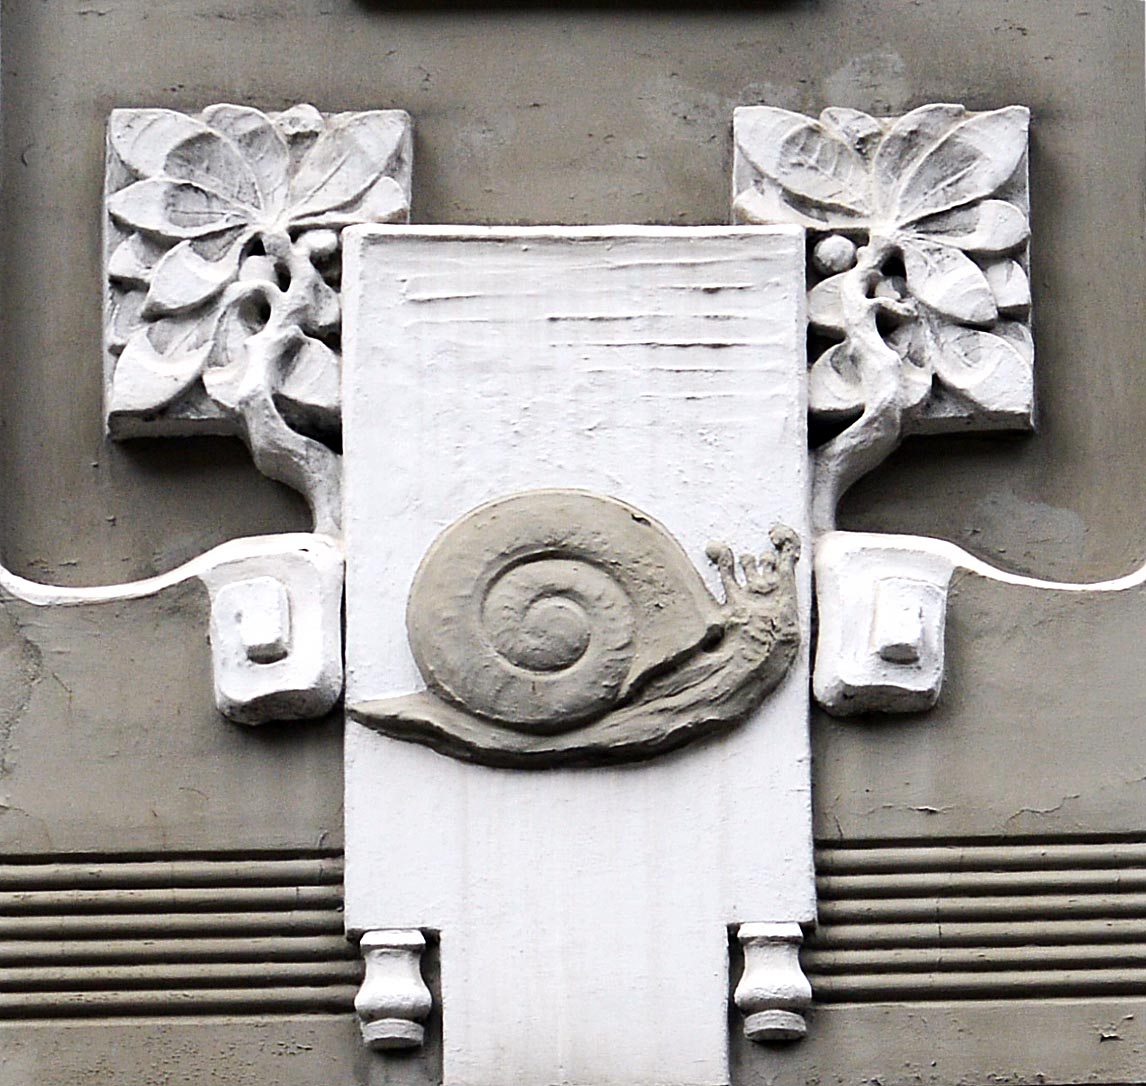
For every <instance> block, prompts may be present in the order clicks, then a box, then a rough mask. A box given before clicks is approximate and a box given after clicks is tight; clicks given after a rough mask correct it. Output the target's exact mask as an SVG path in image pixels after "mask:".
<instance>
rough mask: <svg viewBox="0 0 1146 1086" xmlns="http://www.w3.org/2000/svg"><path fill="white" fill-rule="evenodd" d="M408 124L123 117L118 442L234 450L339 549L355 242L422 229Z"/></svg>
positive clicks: (112, 229)
mask: <svg viewBox="0 0 1146 1086" xmlns="http://www.w3.org/2000/svg"><path fill="white" fill-rule="evenodd" d="M411 168H412V144H411V137H410V118H409V116H408V115H407V114H406V113H404V112H403V111H401V110H370V111H365V112H360V113H337V114H323V113H319V112H318V110H316V109H315V108H314V107H313V106H309V105H298V106H295V107H294V108H292V109H289V110H286V111H285V112H282V113H262V112H260V111H259V110H257V109H253V108H251V107H249V106H236V105H227V104H223V105H215V106H209V107H208V108H207V109H205V110H203V111H202V112H201V113H199V114H195V115H190V114H185V113H179V112H176V111H175V110H170V109H117V110H113V111H112V114H111V117H110V119H109V121H108V153H107V174H106V182H105V202H106V210H107V215H106V217H105V224H104V225H105V246H104V253H105V267H104V271H105V290H106V293H105V313H104V333H105V334H104V344H105V352H104V385H105V390H104V391H105V394H104V399H105V415H106V421H107V427H108V432H109V433H110V434H111V436H112V437H115V438H128V437H137V436H145V437H153V436H156V435H160V434H172V435H181V434H202V433H212V434H217V433H224V434H235V435H237V436H238V437H240V438H242V439H243V441H245V442H246V444H247V445H248V447H249V448H250V450H251V454H252V456H253V458H254V461H255V464H256V466H257V467H258V468H259V470H260V471H262V472H264V473H265V474H266V475H269V476H270V477H271V478H273V479H277V480H278V481H279V482H283V483H286V484H287V485H288V486H291V487H294V488H295V489H296V490H298V491H299V492H300V493H302V494H303V496H304V497H305V498H306V499H307V501H308V502H309V503H310V505H311V508H312V510H313V513H314V518H315V528H316V530H318V531H322V532H327V533H331V534H337V530H338V517H339V514H340V512H341V496H340V492H339V485H340V458H339V456H338V454H337V453H336V452H335V451H334V449H332V448H331V445H330V443H329V441H328V438H329V435H330V434H331V433H333V432H335V431H336V430H337V428H338V422H339V413H340V409H341V405H340V402H339V376H340V363H341V360H340V357H339V355H338V352H337V350H335V349H332V348H331V346H329V344H330V343H331V342H332V336H333V335H334V333H336V332H337V331H338V328H339V323H340V319H341V308H340V302H339V297H338V291H337V265H338V259H337V258H338V253H339V250H340V248H341V234H340V232H341V230H342V228H343V227H345V226H346V225H348V224H351V223H364V222H396V221H397V222H401V221H405V219H406V217H407V214H408V211H409V205H410V177H411Z"/></svg>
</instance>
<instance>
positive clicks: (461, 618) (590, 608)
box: [407, 491, 720, 735]
mask: <svg viewBox="0 0 1146 1086" xmlns="http://www.w3.org/2000/svg"><path fill="white" fill-rule="evenodd" d="M407 628H408V630H409V635H410V646H411V649H412V651H413V654H414V659H415V661H416V662H417V664H418V667H419V669H420V670H421V672H422V675H423V677H424V678H425V680H426V683H427V685H428V686H429V687H430V688H431V689H432V690H434V691H435V692H436V693H437V694H439V695H440V696H441V697H443V698H445V699H446V700H448V701H450V702H452V703H454V704H455V705H458V706H460V707H463V708H465V709H466V710H468V711H469V712H471V713H474V714H476V715H478V716H480V717H484V718H486V719H488V720H490V721H495V722H497V723H498V724H501V725H503V726H505V727H509V728H512V729H515V730H517V731H522V732H528V733H531V734H538V735H551V734H557V733H561V732H565V731H569V730H571V729H573V728H576V727H578V726H580V725H582V724H583V723H584V722H585V721H587V720H592V719H594V718H596V717H598V716H600V715H601V714H603V713H605V712H606V711H608V710H609V709H610V708H611V707H613V706H614V705H616V704H617V703H618V702H620V701H622V700H623V699H624V698H625V697H626V696H627V695H628V692H629V691H630V690H631V689H632V688H633V687H634V685H636V684H637V683H639V682H640V681H641V680H642V678H643V677H644V676H646V675H647V674H649V673H650V672H651V671H654V670H659V669H661V668H663V667H664V666H666V665H667V664H671V662H672V661H673V660H675V659H678V658H679V657H681V656H682V655H684V654H687V653H689V652H692V651H694V650H695V649H696V648H697V646H698V645H700V644H701V643H702V642H704V641H705V639H706V638H709V637H711V636H712V635H713V634H714V633H715V632H718V631H719V629H720V615H719V613H718V609H717V607H716V605H715V601H713V599H712V597H711V596H710V595H709V594H708V593H707V591H706V590H705V589H704V586H703V583H702V582H701V581H700V578H699V577H698V575H697V573H696V570H695V569H694V567H693V566H692V564H691V563H690V562H689V561H688V559H687V557H686V556H685V554H684V552H683V551H682V550H681V548H680V546H679V545H678V544H677V543H676V541H675V540H674V539H673V538H672V536H671V535H670V534H669V533H668V532H667V531H666V530H665V529H664V528H663V527H662V526H660V525H659V524H656V522H655V521H653V520H651V518H649V517H647V516H645V515H644V514H642V513H639V512H638V511H637V510H635V509H634V508H632V507H631V506H628V505H626V504H625V503H623V502H619V501H616V500H615V499H611V498H602V497H599V496H597V495H594V494H589V493H584V492H580V491H535V492H532V493H530V494H523V495H514V496H513V497H510V498H506V499H502V500H500V501H496V502H493V503H491V504H489V505H486V506H482V507H481V508H479V509H477V510H474V511H473V512H472V513H470V514H468V515H467V516H465V517H463V518H462V519H461V520H459V521H457V522H456V523H455V524H453V525H452V526H451V527H449V528H447V529H446V531H445V532H443V533H442V535H441V536H439V537H438V539H437V541H436V542H435V543H434V544H433V546H432V547H431V548H430V550H429V551H428V552H427V554H426V557H425V559H424V560H423V562H422V564H421V566H420V567H419V569H418V572H417V574H416V575H415V578H414V584H413V588H412V589H411V592H410V598H409V604H408V607H407Z"/></svg>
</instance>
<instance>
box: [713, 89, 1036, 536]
mask: <svg viewBox="0 0 1146 1086" xmlns="http://www.w3.org/2000/svg"><path fill="white" fill-rule="evenodd" d="M1029 120H1030V114H1029V111H1028V110H1027V109H1026V108H1024V107H1022V106H1008V107H1006V108H1004V109H998V110H993V111H990V112H986V113H972V112H969V111H967V110H966V109H964V107H963V106H959V105H949V104H936V105H927V106H922V107H920V108H919V109H915V110H913V111H912V112H910V113H907V114H904V115H903V116H901V117H887V118H876V117H871V116H869V115H868V114H866V113H862V112H860V111H859V110H854V109H843V108H837V107H832V108H829V109H825V110H824V111H823V112H822V113H821V114H820V116H819V118H813V117H806V116H803V115H802V114H798V113H792V112H790V111H788V110H784V109H777V108H774V107H771V106H750V107H745V108H741V109H738V110H737V111H736V114H735V120H734V129H735V154H736V161H735V167H734V179H733V213H734V215H735V217H736V218H737V219H738V220H739V221H742V222H793V223H798V224H800V225H801V226H804V227H805V228H806V229H807V231H808V256H809V287H810V289H809V292H808V321H809V325H810V331H811V335H810V337H809V372H808V396H809V407H810V411H811V416H812V421H813V424H814V426H815V428H816V429H817V430H818V431H819V436H820V438H821V440H823V439H824V438H825V437H826V438H827V440H826V441H824V443H823V445H822V446H821V448H819V449H818V450H817V475H818V478H817V494H816V502H817V506H818V508H817V510H816V512H815V514H814V520H815V522H816V525H817V528H818V529H819V530H824V529H825V528H830V527H832V525H833V522H834V513H835V505H836V503H837V501H838V499H839V497H840V495H841V494H842V493H843V491H844V490H846V489H847V487H848V486H850V485H851V483H852V482H854V481H855V479H856V478H858V477H859V476H860V475H862V474H863V473H864V472H866V471H869V470H870V469H871V468H873V467H874V466H875V465H876V464H878V463H879V461H880V460H882V459H883V458H884V457H885V456H886V455H887V454H888V453H890V452H891V450H892V449H893V448H894V447H895V445H896V444H898V442H899V440H900V439H901V438H902V437H903V436H906V435H907V434H909V433H934V432H939V431H944V430H951V429H998V428H1011V429H1016V428H1017V429H1026V428H1029V427H1030V426H1031V424H1032V420H1033V412H1034V378H1033V369H1032V366H1033V362H1034V342H1033V339H1032V336H1031V328H1030V305H1031V294H1030V283H1029V267H1028V248H1027V240H1028V237H1029V234H1030V226H1029V222H1028V214H1029V202H1028V196H1027V129H1028V125H1029ZM841 431H842V433H841Z"/></svg>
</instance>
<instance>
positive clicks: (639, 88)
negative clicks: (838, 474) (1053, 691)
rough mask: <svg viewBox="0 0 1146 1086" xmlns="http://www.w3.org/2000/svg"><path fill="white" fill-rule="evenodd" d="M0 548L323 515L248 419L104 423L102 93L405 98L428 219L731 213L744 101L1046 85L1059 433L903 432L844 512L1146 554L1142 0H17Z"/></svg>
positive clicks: (1043, 330)
mask: <svg viewBox="0 0 1146 1086" xmlns="http://www.w3.org/2000/svg"><path fill="white" fill-rule="evenodd" d="M3 17H4V35H3V101H4V126H5V134H4V158H3V175H4V186H5V189H4V198H3V218H2V219H0V238H2V242H0V244H2V246H3V261H4V263H3V268H4V284H5V293H4V305H3V325H2V328H0V334H2V342H3V344H4V350H5V365H4V370H3V382H2V384H0V405H2V410H3V430H2V432H0V449H2V452H3V476H2V477H3V479H4V487H3V506H2V508H3V517H2V518H0V521H2V523H3V535H2V537H0V538H2V540H3V553H4V555H5V558H6V561H7V562H8V563H9V564H10V565H11V566H12V567H13V568H15V569H16V570H18V571H20V572H27V573H28V574H29V575H31V576H34V577H37V578H40V579H49V580H56V581H59V582H63V583H97V582H100V581H109V580H123V579H127V578H130V577H135V576H139V575H141V574H145V573H149V572H154V571H157V570H161V569H169V568H171V567H172V566H174V565H176V564H178V563H179V562H180V561H182V560H184V559H186V558H188V557H190V556H192V555H193V554H195V553H198V552H200V551H201V550H203V549H204V548H206V547H207V546H209V545H211V544H213V543H216V542H219V541H220V540H222V539H224V538H228V537H231V536H236V535H242V534H250V533H253V532H261V531H269V530H276V529H281V528H292V527H300V526H303V523H304V510H303V508H302V506H301V503H300V502H298V501H297V500H296V499H295V498H294V497H293V496H292V495H290V494H288V493H286V492H285V491H283V490H281V489H279V488H278V487H276V486H274V485H272V484H270V483H267V482H265V481H263V480H262V479H261V478H260V477H259V476H258V475H257V474H256V473H255V471H254V470H253V468H251V467H250V466H249V465H248V463H247V456H246V453H245V452H244V451H243V450H242V449H241V448H240V447H239V446H238V445H237V443H234V442H227V441H218V440H202V441H200V440H192V441H184V442H181V443H170V442H156V443H137V444H129V445H124V446H112V445H109V444H107V443H106V442H105V441H104V440H103V437H102V435H101V424H100V408H99V396H100V366H99V351H98V341H99V334H100V333H99V327H100V323H99V322H100V287H99V254H100V242H99V231H100V213H99V200H100V195H101V184H102V182H101V178H102V169H103V149H102V141H103V126H104V123H105V120H106V116H107V113H108V111H109V110H110V109H111V108H113V107H114V106H125V105H139V106H144V105H165V106H172V107H175V108H183V109H190V110H193V109H196V108H199V107H202V106H204V105H206V104H209V103H211V102H215V101H224V100H234V101H238V102H243V103H250V104H254V105H258V106H260V107H264V108H272V109H273V108H281V107H284V106H288V105H290V104H292V103H294V102H296V101H300V100H307V101H312V102H313V103H314V104H315V105H317V106H319V107H320V108H323V109H328V110H337V109H361V108H369V107H379V106H399V107H402V108H405V109H408V110H409V111H410V112H411V113H412V114H413V116H414V121H415V126H416V172H415V181H414V213H413V217H414V221H416V222H425V223H434V222H456V223H499V222H500V223H545V222H561V223H609V222H636V223H718V222H723V221H726V219H727V215H728V189H729V168H730V155H731V146H730V144H731V140H730V121H731V113H732V109H733V107H735V106H736V105H741V104H746V103H769V104H773V105H781V106H785V107H788V108H792V109H797V110H804V111H811V112H816V111H818V110H819V109H820V108H822V107H823V106H824V105H826V104H841V105H843V104H846V105H851V106H856V107H859V108H861V109H865V110H869V111H873V112H887V113H893V112H899V111H902V110H904V109H907V108H909V107H911V106H914V105H918V104H921V103H923V102H928V101H959V102H963V103H965V104H966V105H967V106H968V107H970V108H973V109H983V108H991V107H995V106H999V105H1003V104H1007V103H1012V102H1018V103H1024V104H1026V105H1028V106H1030V107H1031V109H1032V112H1033V123H1032V144H1031V191H1032V204H1033V209H1032V216H1033V221H1034V235H1033V240H1032V254H1033V261H1034V269H1035V274H1034V283H1033V288H1034V304H1035V321H1036V329H1037V331H1036V335H1037V344H1038V394H1039V402H1040V431H1039V433H1038V434H1037V435H1036V436H1033V437H1031V436H1022V437H952V438H942V439H938V438H928V439H920V440H917V441H912V442H909V443H908V444H907V446H906V447H905V448H903V450H902V451H901V452H900V453H899V454H898V455H896V456H895V457H894V458H893V459H892V461H891V462H890V463H889V464H888V465H887V466H886V467H885V468H884V469H883V470H882V471H880V472H878V473H877V474H876V475H875V476H874V477H873V478H872V479H870V480H869V481H867V482H865V483H864V484H863V485H862V486H861V487H859V488H858V489H857V491H856V493H855V495H854V496H853V497H852V498H851V499H850V500H849V501H848V502H847V504H846V506H845V512H844V518H843V520H844V525H845V526H850V527H862V528H865V529H877V530H908V531H919V532H925V533H927V534H934V535H943V536H946V537H948V538H950V539H952V540H954V541H956V542H959V543H961V544H963V545H965V546H968V547H969V548H970V549H972V550H974V551H976V552H977V553H980V554H982V555H983V556H985V557H987V558H989V559H991V560H994V561H997V562H999V563H1000V564H1003V565H1006V566H1009V567H1011V568H1015V569H1021V570H1029V571H1037V572H1039V573H1040V574H1042V575H1044V576H1050V577H1058V578H1064V579H1065V578H1082V579H1084V578H1090V577H1095V576H1099V575H1113V574H1115V573H1119V572H1123V571H1125V570H1126V569H1128V568H1129V567H1130V566H1132V565H1134V564H1136V563H1137V561H1138V560H1139V559H1141V558H1142V557H1144V556H1146V545H1144V544H1143V541H1142V531H1141V519H1140V516H1139V509H1140V508H1141V507H1142V505H1143V503H1144V499H1146V473H1143V472H1142V471H1141V470H1139V465H1140V464H1141V462H1142V460H1143V452H1144V448H1143V443H1144V442H1146V430H1143V428H1142V427H1141V426H1139V425H1138V423H1139V420H1140V418H1141V414H1142V405H1143V403H1144V402H1146V400H1144V397H1146V368H1143V367H1141V366H1139V365H1137V364H1136V359H1137V354H1138V352H1139V349H1140V344H1141V342H1142V339H1143V335H1142V330H1143V329H1142V320H1143V318H1142V315H1141V311H1140V307H1139V305H1138V300H1139V299H1140V298H1141V297H1142V294H1143V287H1144V286H1146V281H1144V266H1143V244H1142V238H1143V206H1142V191H1143V172H1144V145H1146V140H1144V134H1143V125H1142V123H1141V120H1142V107H1143V103H1142V97H1143V95H1142V55H1143V34H1142V6H1141V4H1138V3H1136V2H1134V0H1119V2H1116V3H1090V2H1082V0H1080V2H1078V3H1068V2H1065V0H1049V2H1048V0H1025V2H1023V0H1012V2H1001V0H974V2H970V0H936V2H928V3H915V2H911V0H846V2H844V0H820V2H803V3H801V2H787V3H783V2H773V3H763V2H762V3H756V4H732V5H721V6H720V10H719V11H714V10H711V9H704V8H697V9H691V8H689V7H688V6H676V5H673V6H671V7H668V8H666V7H664V6H660V5H650V6H626V5H578V4H564V5H552V6H550V5H540V4H529V3H525V4H517V5H484V4H472V5H466V4H460V5H452V4H448V5H447V4H427V5H418V4H397V3H374V2H369V0H322V2H316V0H281V2H276V3H273V4H272V3H268V2H267V0H237V2H230V3H216V2H208V0H167V2H165V3H162V4H154V3H150V2H146V0H91V2H89V0H74V2H72V0H50V2H43V0H10V2H8V3H7V4H5V6H4V11H3Z"/></svg>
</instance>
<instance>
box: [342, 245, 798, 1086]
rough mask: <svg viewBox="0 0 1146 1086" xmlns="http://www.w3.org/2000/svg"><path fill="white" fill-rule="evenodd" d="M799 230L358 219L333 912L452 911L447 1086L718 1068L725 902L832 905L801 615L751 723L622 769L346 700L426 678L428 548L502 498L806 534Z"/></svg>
mask: <svg viewBox="0 0 1146 1086" xmlns="http://www.w3.org/2000/svg"><path fill="white" fill-rule="evenodd" d="M803 266H804V251H803V238H802V235H801V233H800V232H799V231H798V230H794V229H792V228H790V227H789V228H774V229H752V228H749V229H728V228H692V229H672V228H661V227H649V228H640V227H617V228H592V229H589V228H586V229H577V228H532V229H530V228H523V229H517V230H514V229H496V230H486V229H481V228H417V229H413V228H411V229H407V230H387V229H381V228H377V229H375V228H372V229H357V230H354V231H351V232H350V234H349V236H348V240H347V251H346V260H345V266H344V277H343V288H344V298H345V301H346V307H347V308H346V322H345V347H346V366H347V368H346V376H345V385H344V395H345V426H344V439H345V448H346V462H347V468H348V472H347V490H346V505H347V508H346V531H347V548H348V551H347V553H348V556H349V562H348V596H347V623H348V627H347V638H348V644H347V667H348V709H349V711H350V714H351V717H352V719H350V720H348V722H347V731H346V766H345V769H346V833H347V840H346V922H347V928H348V931H349V932H350V933H351V934H352V935H355V934H358V933H361V932H364V931H371V930H374V929H381V928H417V929H424V930H425V929H432V930H435V931H437V932H439V933H440V940H441V963H442V973H441V976H442V982H441V983H442V1016H443V1031H444V1041H443V1044H444V1054H443V1061H444V1078H445V1082H446V1083H447V1084H448V1086H502V1084H505V1086H509V1084H512V1086H550V1084H558V1083H561V1084H568V1086H574V1084H578V1086H579V1084H584V1086H589V1084H592V1086H638V1084H639V1086H647V1084H648V1083H658V1084H660V1086H700V1084H716V1083H726V1082H727V1081H728V1074H729V1071H728V1058H727V1050H728V1037H727V1030H728V930H729V925H732V924H740V923H743V922H747V921H753V920H758V919H760V918H761V917H767V918H775V919H780V920H786V921H790V922H795V923H805V924H806V923H811V922H812V921H813V919H814V916H815V886H814V877H813V866H812V849H811V821H810V805H809V747H808V735H807V685H806V684H807V670H806V668H807V662H806V647H805V646H806V638H807V615H808V611H807V603H808V595H807V593H808V587H809V586H808V563H807V561H806V560H805V561H801V562H800V563H799V565H798V566H797V576H798V584H799V598H800V612H799V613H800V624H801V629H802V631H803V635H804V643H803V645H802V647H801V650H800V652H799V655H798V657H797V660H796V663H795V665H794V666H793V668H792V671H791V673H790V674H789V675H788V677H787V678H786V679H785V680H784V681H783V682H782V683H781V684H780V686H779V687H778V688H777V689H776V691H775V692H774V693H773V694H772V695H771V696H770V697H769V698H768V699H767V700H766V701H765V702H764V704H763V705H762V706H761V708H760V709H759V710H758V711H757V712H756V713H755V714H754V715H753V716H752V717H751V718H750V719H748V720H747V721H746V722H745V723H743V724H741V725H738V726H736V727H734V728H732V729H731V730H729V731H727V732H726V733H725V734H723V735H720V736H718V737H714V738H707V739H703V740H700V741H698V742H696V743H694V744H692V745H690V746H686V747H683V748H681V749H680V750H678V751H675V752H674V753H672V754H668V755H662V756H659V757H653V758H650V759H648V760H646V761H643V762H636V763H632V764H629V765H624V766H599V767H590V768H556V769H547V770H521V769H504V768H492V767H489V766H485V765H478V764H470V763H467V762H463V761H460V760H456V759H454V758H451V757H447V756H444V755H442V754H438V753H436V752H435V751H433V750H430V749H428V748H427V747H425V746H422V745H419V744H416V743H412V742H405V741H403V740H400V739H395V738H391V737H389V736H384V735H381V734H378V733H377V732H376V731H373V730H371V729H370V728H368V727H366V726H364V725H363V724H360V723H357V722H356V721H355V720H354V719H353V714H354V713H355V710H356V706H359V705H361V704H363V703H366V702H370V701H374V700H377V699H384V698H389V697H395V696H401V695H406V694H410V693H412V692H415V691H417V690H419V689H421V688H422V685H423V684H422V681H421V678H420V676H419V674H418V671H417V668H416V665H415V663H414V660H413V657H412V655H411V653H410V649H409V646H408V644H407V638H406V616H405V610H406V599H407V594H408V592H409V589H410V586H411V583H412V580H413V577H414V573H415V570H416V569H417V567H418V565H419V563H420V562H421V560H422V557H423V555H424V554H425V552H426V550H427V548H428V547H429V546H430V544H431V542H432V541H433V540H434V538H435V537H436V536H437V535H438V533H439V532H441V531H442V529H444V528H445V527H446V526H447V525H449V524H451V523H453V522H454V521H456V520H457V519H458V518H459V517H461V516H462V515H463V514H465V513H466V512H468V511H469V510H471V509H473V508H474V507H475V506H477V505H479V504H481V503H483V502H485V501H489V500H491V499H494V498H498V497H503V496H506V495H509V494H513V493H516V492H521V491H527V490H533V489H536V488H542V487H575V488H584V489H587V490H591V491H594V492H597V493H600V494H604V495H609V496H612V497H616V498H620V499H621V500H623V501H626V502H629V503H631V504H632V505H634V506H636V507H637V508H639V509H641V510H643V511H645V512H646V513H647V514H648V515H649V516H651V517H654V518H656V520H658V521H659V522H660V523H661V524H663V525H664V526H665V528H666V529H667V530H668V531H669V532H671V534H672V535H673V537H675V538H676V539H677V540H678V541H679V542H680V544H681V545H682V546H683V548H684V551H685V554H686V555H687V556H688V558H689V559H690V560H691V562H692V563H693V564H694V565H695V566H696V568H697V570H698V571H699V572H700V573H702V574H703V576H704V578H705V580H706V582H707V584H708V586H709V589H710V590H712V591H713V592H714V593H718V592H719V591H720V586H719V579H718V577H717V575H716V571H715V570H714V569H713V568H712V567H711V565H710V563H709V562H708V560H707V559H706V557H705V547H706V544H707V543H708V542H709V541H710V540H711V539H714V538H715V539H724V540H727V541H728V542H729V543H730V544H731V545H733V546H734V547H736V548H739V549H740V550H744V551H753V552H756V553H760V552H762V551H764V550H766V549H767V548H768V533H769V531H770V529H771V528H772V527H773V525H775V524H776V523H777V522H782V523H785V524H787V525H789V526H791V527H792V528H793V529H795V530H796V532H797V533H798V534H799V535H800V536H801V537H802V538H803V539H804V540H805V541H806V540H807V503H808V480H807V454H806V436H805V417H806V410H807V405H806V402H805V398H804V370H805V361H804V321H803V284H802V275H803Z"/></svg>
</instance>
